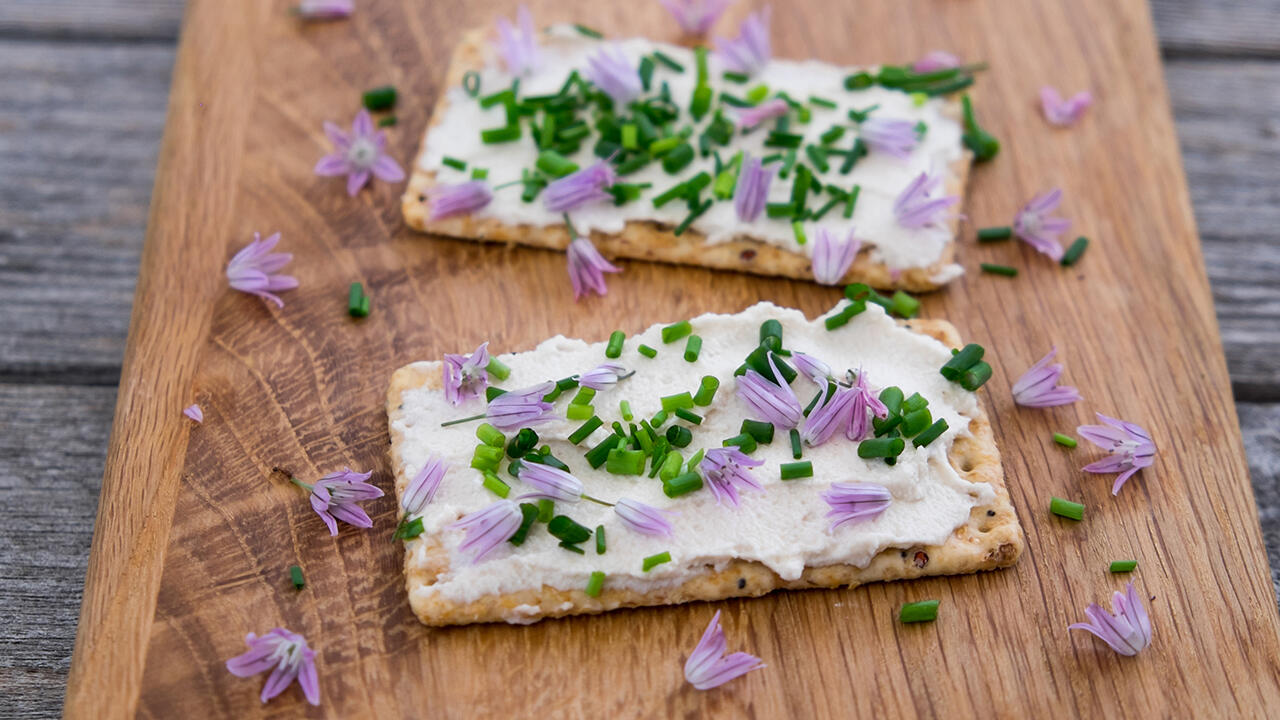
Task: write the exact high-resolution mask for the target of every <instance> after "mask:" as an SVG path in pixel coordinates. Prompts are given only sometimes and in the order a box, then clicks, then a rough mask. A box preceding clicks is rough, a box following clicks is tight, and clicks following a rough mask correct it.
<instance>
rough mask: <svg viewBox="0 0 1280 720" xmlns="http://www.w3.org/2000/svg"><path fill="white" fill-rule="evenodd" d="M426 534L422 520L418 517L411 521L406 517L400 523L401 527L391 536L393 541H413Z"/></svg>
mask: <svg viewBox="0 0 1280 720" xmlns="http://www.w3.org/2000/svg"><path fill="white" fill-rule="evenodd" d="M423 532H424V528H423V527H422V518H420V517H417V518H414V519H413V520H409V519H408V517H406V518H405V519H404V520H401V521H400V525H398V526H397V527H396V531H395V532H394V533H392V534H391V539H392V540H412V539H413V538H416V537H418V536H419V535H421V534H422V533H423Z"/></svg>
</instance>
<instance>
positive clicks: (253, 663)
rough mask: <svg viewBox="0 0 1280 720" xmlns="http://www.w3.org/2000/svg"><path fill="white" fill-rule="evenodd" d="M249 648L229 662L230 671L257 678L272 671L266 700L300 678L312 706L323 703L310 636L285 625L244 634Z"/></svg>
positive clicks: (301, 686) (299, 682) (266, 689)
mask: <svg viewBox="0 0 1280 720" xmlns="http://www.w3.org/2000/svg"><path fill="white" fill-rule="evenodd" d="M244 644H245V645H248V646H249V650H248V651H247V652H245V653H244V654H242V655H237V656H235V657H233V658H231V659H230V660H228V661H227V671H228V672H230V673H231V674H232V675H235V676H236V677H241V678H245V677H253V676H254V675H257V674H259V673H263V672H266V671H267V670H271V675H270V676H269V677H268V678H267V682H266V684H265V685H263V686H262V694H261V695H260V696H259V697H260V699H261V700H262V702H264V703H265V702H266V701H268V700H270V699H271V698H273V697H275V696H277V695H279V694H280V693H282V692H284V689H285V688H287V687H289V686H290V685H291V684H293V681H294V680H297V681H298V687H300V688H302V694H303V695H304V696H306V698H307V702H309V703H311V704H312V705H319V704H320V679H319V677H317V676H316V652H315V650H312V649H311V648H309V647H307V640H306V638H304V637H302V636H301V635H299V634H297V633H295V632H289V631H288V630H286V629H284V628H279V627H278V628H275V629H273V630H270V631H268V632H267V634H266V635H263V636H262V637H258V636H257V635H255V634H254V633H249V634H248V635H245V636H244Z"/></svg>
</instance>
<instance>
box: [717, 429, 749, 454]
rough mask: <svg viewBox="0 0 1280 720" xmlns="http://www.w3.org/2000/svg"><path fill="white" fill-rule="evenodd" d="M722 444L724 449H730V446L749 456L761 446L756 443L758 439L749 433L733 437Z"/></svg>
mask: <svg viewBox="0 0 1280 720" xmlns="http://www.w3.org/2000/svg"><path fill="white" fill-rule="evenodd" d="M720 444H721V445H722V446H724V447H730V446H733V447H736V448H738V449H739V450H741V451H742V452H744V453H746V454H748V455H750V454H751V453H753V452H755V451H756V448H757V447H759V445H758V444H757V443H756V439H755V438H753V437H751V436H750V435H748V434H747V433H739V434H737V435H734V436H733V437H731V438H729V439H728V440H725V441H724V442H722V443H720Z"/></svg>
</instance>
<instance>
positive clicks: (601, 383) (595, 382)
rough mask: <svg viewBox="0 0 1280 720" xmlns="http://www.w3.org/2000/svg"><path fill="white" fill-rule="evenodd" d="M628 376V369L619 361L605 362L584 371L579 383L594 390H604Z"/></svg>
mask: <svg viewBox="0 0 1280 720" xmlns="http://www.w3.org/2000/svg"><path fill="white" fill-rule="evenodd" d="M624 377H627V369H626V368H624V367H622V366H621V365H619V364H618V363H604V364H603V365H597V366H596V367H594V368H592V369H590V370H588V371H586V372H584V373H582V375H581V376H580V377H579V378H578V384H579V385H581V386H583V387H589V388H591V389H592V390H604V389H605V388H607V387H609V386H610V385H613V384H615V383H617V382H618V381H619V380H621V379H622V378H624Z"/></svg>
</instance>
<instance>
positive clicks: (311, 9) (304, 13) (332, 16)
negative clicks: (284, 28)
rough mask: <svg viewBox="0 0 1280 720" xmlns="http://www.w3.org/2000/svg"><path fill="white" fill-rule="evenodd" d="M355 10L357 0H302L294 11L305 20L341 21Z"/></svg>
mask: <svg viewBox="0 0 1280 720" xmlns="http://www.w3.org/2000/svg"><path fill="white" fill-rule="evenodd" d="M355 9H356V4H355V0H302V2H300V3H298V6H297V7H296V8H294V9H293V11H294V13H296V14H297V15H298V17H300V18H302V19H303V20H341V19H342V18H346V17H350V16H351V13H352V12H354V11H355Z"/></svg>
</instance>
